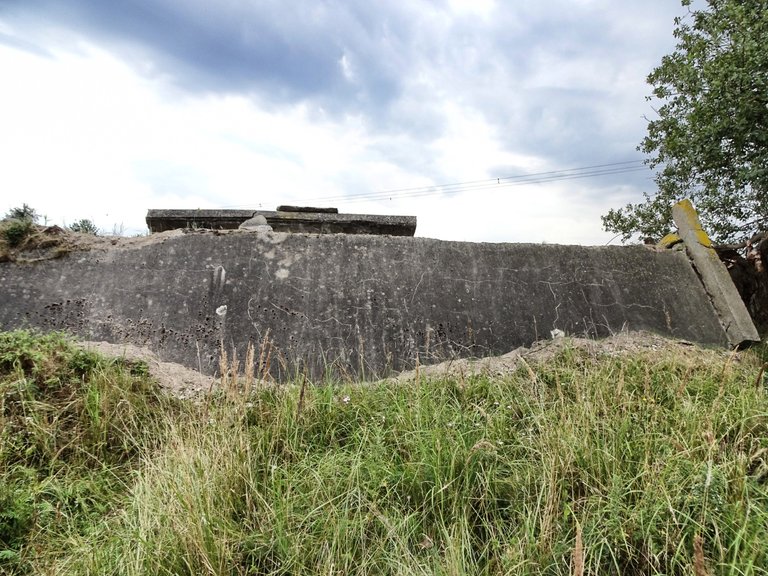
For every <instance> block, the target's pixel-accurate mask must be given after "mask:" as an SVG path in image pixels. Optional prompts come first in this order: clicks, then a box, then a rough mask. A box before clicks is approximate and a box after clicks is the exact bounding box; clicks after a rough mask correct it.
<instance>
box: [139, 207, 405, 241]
mask: <svg viewBox="0 0 768 576" xmlns="http://www.w3.org/2000/svg"><path fill="white" fill-rule="evenodd" d="M281 208H288V210H285V211H280V210H278V211H277V212H273V211H270V210H157V209H152V210H148V211H147V227H148V228H149V230H150V231H151V232H165V231H167V230H178V229H182V228H207V229H211V230H235V229H237V228H238V227H239V226H240V225H241V224H242V223H243V222H245V221H246V220H248V219H249V218H251V217H252V216H255V215H261V216H264V218H266V220H267V224H269V225H270V226H272V229H273V230H274V231H275V232H304V233H314V234H384V235H389V236H413V235H414V234H415V233H416V216H388V215H378V214H339V213H338V211H337V212H330V211H329V210H330V209H327V208H325V209H324V208H321V209H319V210H322V211H321V212H306V211H302V209H301V208H300V207H295V206H281ZM310 209H311V208H305V209H304V210H310Z"/></svg>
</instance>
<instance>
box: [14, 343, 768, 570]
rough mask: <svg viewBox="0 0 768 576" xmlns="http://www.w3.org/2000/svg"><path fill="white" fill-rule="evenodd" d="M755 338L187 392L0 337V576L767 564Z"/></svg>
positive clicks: (125, 368)
mask: <svg viewBox="0 0 768 576" xmlns="http://www.w3.org/2000/svg"><path fill="white" fill-rule="evenodd" d="M759 352H760V351H758V352H757V353H756V352H747V353H741V354H740V355H739V356H738V357H732V358H729V357H727V356H724V355H722V354H719V353H715V352H708V351H698V350H690V351H689V352H688V353H685V354H683V353H681V352H677V353H672V352H663V351H660V352H653V353H651V352H639V353H637V354H635V355H631V356H620V355H610V356H609V355H607V354H605V355H601V354H595V353H588V352H586V351H584V350H583V349H580V348H577V347H573V346H566V347H565V348H564V349H563V350H562V351H561V352H559V353H558V354H557V355H556V356H555V357H554V358H553V359H551V360H549V361H548V362H546V363H545V364H532V365H531V366H530V367H528V366H525V365H523V366H521V368H520V370H519V371H518V372H516V373H515V374H513V375H512V376H509V377H505V378H488V377H473V378H463V379H462V378H458V379H454V380H450V379H442V380H439V381H420V382H414V383H412V384H407V385H404V384H386V383H380V384H375V385H333V384H324V385H318V386H307V387H306V388H305V389H304V391H303V392H302V389H301V387H300V386H269V387H266V388H264V387H262V388H254V389H253V390H251V392H250V393H249V394H248V395H246V394H243V393H238V392H237V384H242V382H240V383H230V384H231V385H230V387H229V388H228V390H226V391H225V392H222V393H220V394H217V395H214V396H212V397H210V398H207V399H206V400H205V401H203V402H201V403H191V402H187V403H182V402H180V401H172V400H170V399H168V398H164V397H163V396H162V395H161V394H159V393H158V391H157V388H156V387H155V386H154V385H153V383H152V382H151V380H150V379H149V378H148V377H147V376H146V374H145V370H144V369H143V367H141V366H129V365H126V363H125V362H117V361H110V360H107V359H104V358H99V357H97V356H94V355H90V354H86V353H83V352H77V351H76V349H74V348H73V347H72V346H71V345H70V344H68V343H67V342H66V340H65V339H64V338H63V337H62V336H60V335H54V336H38V335H34V334H30V333H28V332H13V333H8V334H4V335H1V336H0V392H1V393H2V396H1V397H0V402H2V405H0V407H1V408H2V410H0V414H1V415H2V416H1V417H2V418H3V420H2V422H0V424H2V425H3V428H2V433H0V441H1V443H0V474H2V480H1V483H0V572H2V571H3V570H5V571H6V572H7V573H10V574H33V573H34V574H127V575H128V574H167V575H171V574H178V575H182V574H189V575H192V574H244V575H245V574H254V575H255V574H286V575H288V574H371V575H373V574H403V575H406V574H408V575H410V574H445V575H459V574H553V575H554V574H577V573H581V569H583V573H585V574H694V573H696V574H702V573H704V572H702V571H706V572H707V573H711V574H734V575H742V574H766V573H768V489H767V485H766V482H768V392H767V390H766V385H765V382H764V380H763V377H762V374H761V372H760V368H761V366H762V361H763V360H762V359H761V358H760V354H759ZM577 532H578V536H577ZM697 545H700V546H698V548H699V550H700V551H699V553H698V554H697V553H696V552H695V549H696V548H697ZM578 549H580V550H582V551H583V566H580V565H574V564H580V563H579V562H578V559H577V561H576V562H574V557H576V558H578V556H580V554H579V553H578V552H577V550H578ZM696 557H697V558H696ZM696 560H698V562H699V566H698V567H697V568H695V564H696V562H695V561H696ZM702 560H703V562H704V565H703V567H702V565H701V562H702Z"/></svg>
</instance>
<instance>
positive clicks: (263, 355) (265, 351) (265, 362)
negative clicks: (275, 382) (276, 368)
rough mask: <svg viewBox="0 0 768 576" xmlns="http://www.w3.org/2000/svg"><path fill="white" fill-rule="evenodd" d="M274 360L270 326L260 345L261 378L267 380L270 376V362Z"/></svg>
mask: <svg viewBox="0 0 768 576" xmlns="http://www.w3.org/2000/svg"><path fill="white" fill-rule="evenodd" d="M271 362H272V342H271V341H270V339H269V328H267V331H266V332H265V333H264V338H262V339H261V345H260V346H259V379H261V380H264V381H266V380H267V379H268V378H269V371H270V367H271V366H270V364H271Z"/></svg>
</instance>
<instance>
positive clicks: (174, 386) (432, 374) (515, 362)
mask: <svg viewBox="0 0 768 576" xmlns="http://www.w3.org/2000/svg"><path fill="white" fill-rule="evenodd" d="M79 344H80V345H81V346H82V347H83V348H85V349H87V350H92V351H94V352H98V353H100V354H103V355H104V356H108V357H118V358H126V359H129V360H139V361H143V362H145V363H146V364H147V366H148V368H149V371H150V373H151V374H152V376H153V377H154V378H156V379H157V381H158V382H159V384H160V386H161V387H162V388H163V389H164V390H166V391H167V392H168V393H170V394H173V395H174V396H177V397H179V398H196V397H199V396H202V395H204V394H206V393H208V392H210V391H212V390H216V389H217V388H218V387H219V385H220V380H219V379H217V378H214V377H211V376H206V375H204V374H202V373H200V372H198V371H196V370H192V369H190V368H187V367H185V366H182V365H180V364H174V363H172V362H163V361H161V360H160V359H159V358H158V357H157V355H156V354H155V353H154V352H152V351H151V350H149V349H148V348H142V347H138V346H134V345H131V344H110V343H108V342H80V343H79ZM566 347H570V348H575V349H580V350H583V351H585V352H587V353H588V354H589V355H590V356H594V357H597V356H602V355H608V356H629V355H633V354H637V353H640V352H658V353H659V355H664V354H675V355H676V356H677V357H679V358H681V357H682V358H685V357H694V356H695V357H696V360H697V362H702V361H705V362H706V361H711V362H721V363H722V362H723V361H724V360H728V359H730V360H731V361H734V362H738V361H739V356H738V353H735V352H729V351H727V350H722V349H706V348H701V347H699V346H697V345H694V344H692V343H691V342H686V341H681V340H671V339H667V338H663V337H661V336H658V335H656V334H650V333H647V332H625V333H620V334H616V335H614V336H611V337H609V338H606V339H603V340H589V339H585V338H569V337H563V338H556V339H554V340H546V341H540V342H537V343H535V344H534V345H533V346H531V348H522V347H521V348H518V349H516V350H513V351H511V352H509V353H507V354H504V355H502V356H492V357H487V358H480V359H464V358H462V359H456V360H450V361H446V362H442V363H440V364H434V365H430V366H419V367H418V368H417V369H415V370H409V371H406V372H402V373H400V374H398V375H397V376H394V377H392V378H388V379H386V380H384V381H383V382H394V383H407V382H410V381H413V380H415V379H418V378H430V379H437V378H444V377H447V378H464V377H471V376H478V375H485V376H491V377H502V376H505V375H508V374H511V373H513V372H515V371H516V370H518V369H519V368H520V367H521V366H522V367H530V366H531V365H536V364H539V363H544V362H547V361H548V360H550V359H551V358H553V357H554V356H555V355H556V354H557V353H558V352H560V351H561V350H563V349H564V348H566Z"/></svg>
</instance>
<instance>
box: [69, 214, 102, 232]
mask: <svg viewBox="0 0 768 576" xmlns="http://www.w3.org/2000/svg"><path fill="white" fill-rule="evenodd" d="M68 228H69V229H70V230H72V232H82V233H83V234H93V235H94V236H97V235H98V234H99V228H98V226H96V224H94V223H93V222H92V221H91V220H88V219H87V218H82V219H81V220H78V221H77V222H73V223H72V224H70V225H69V226H68Z"/></svg>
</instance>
